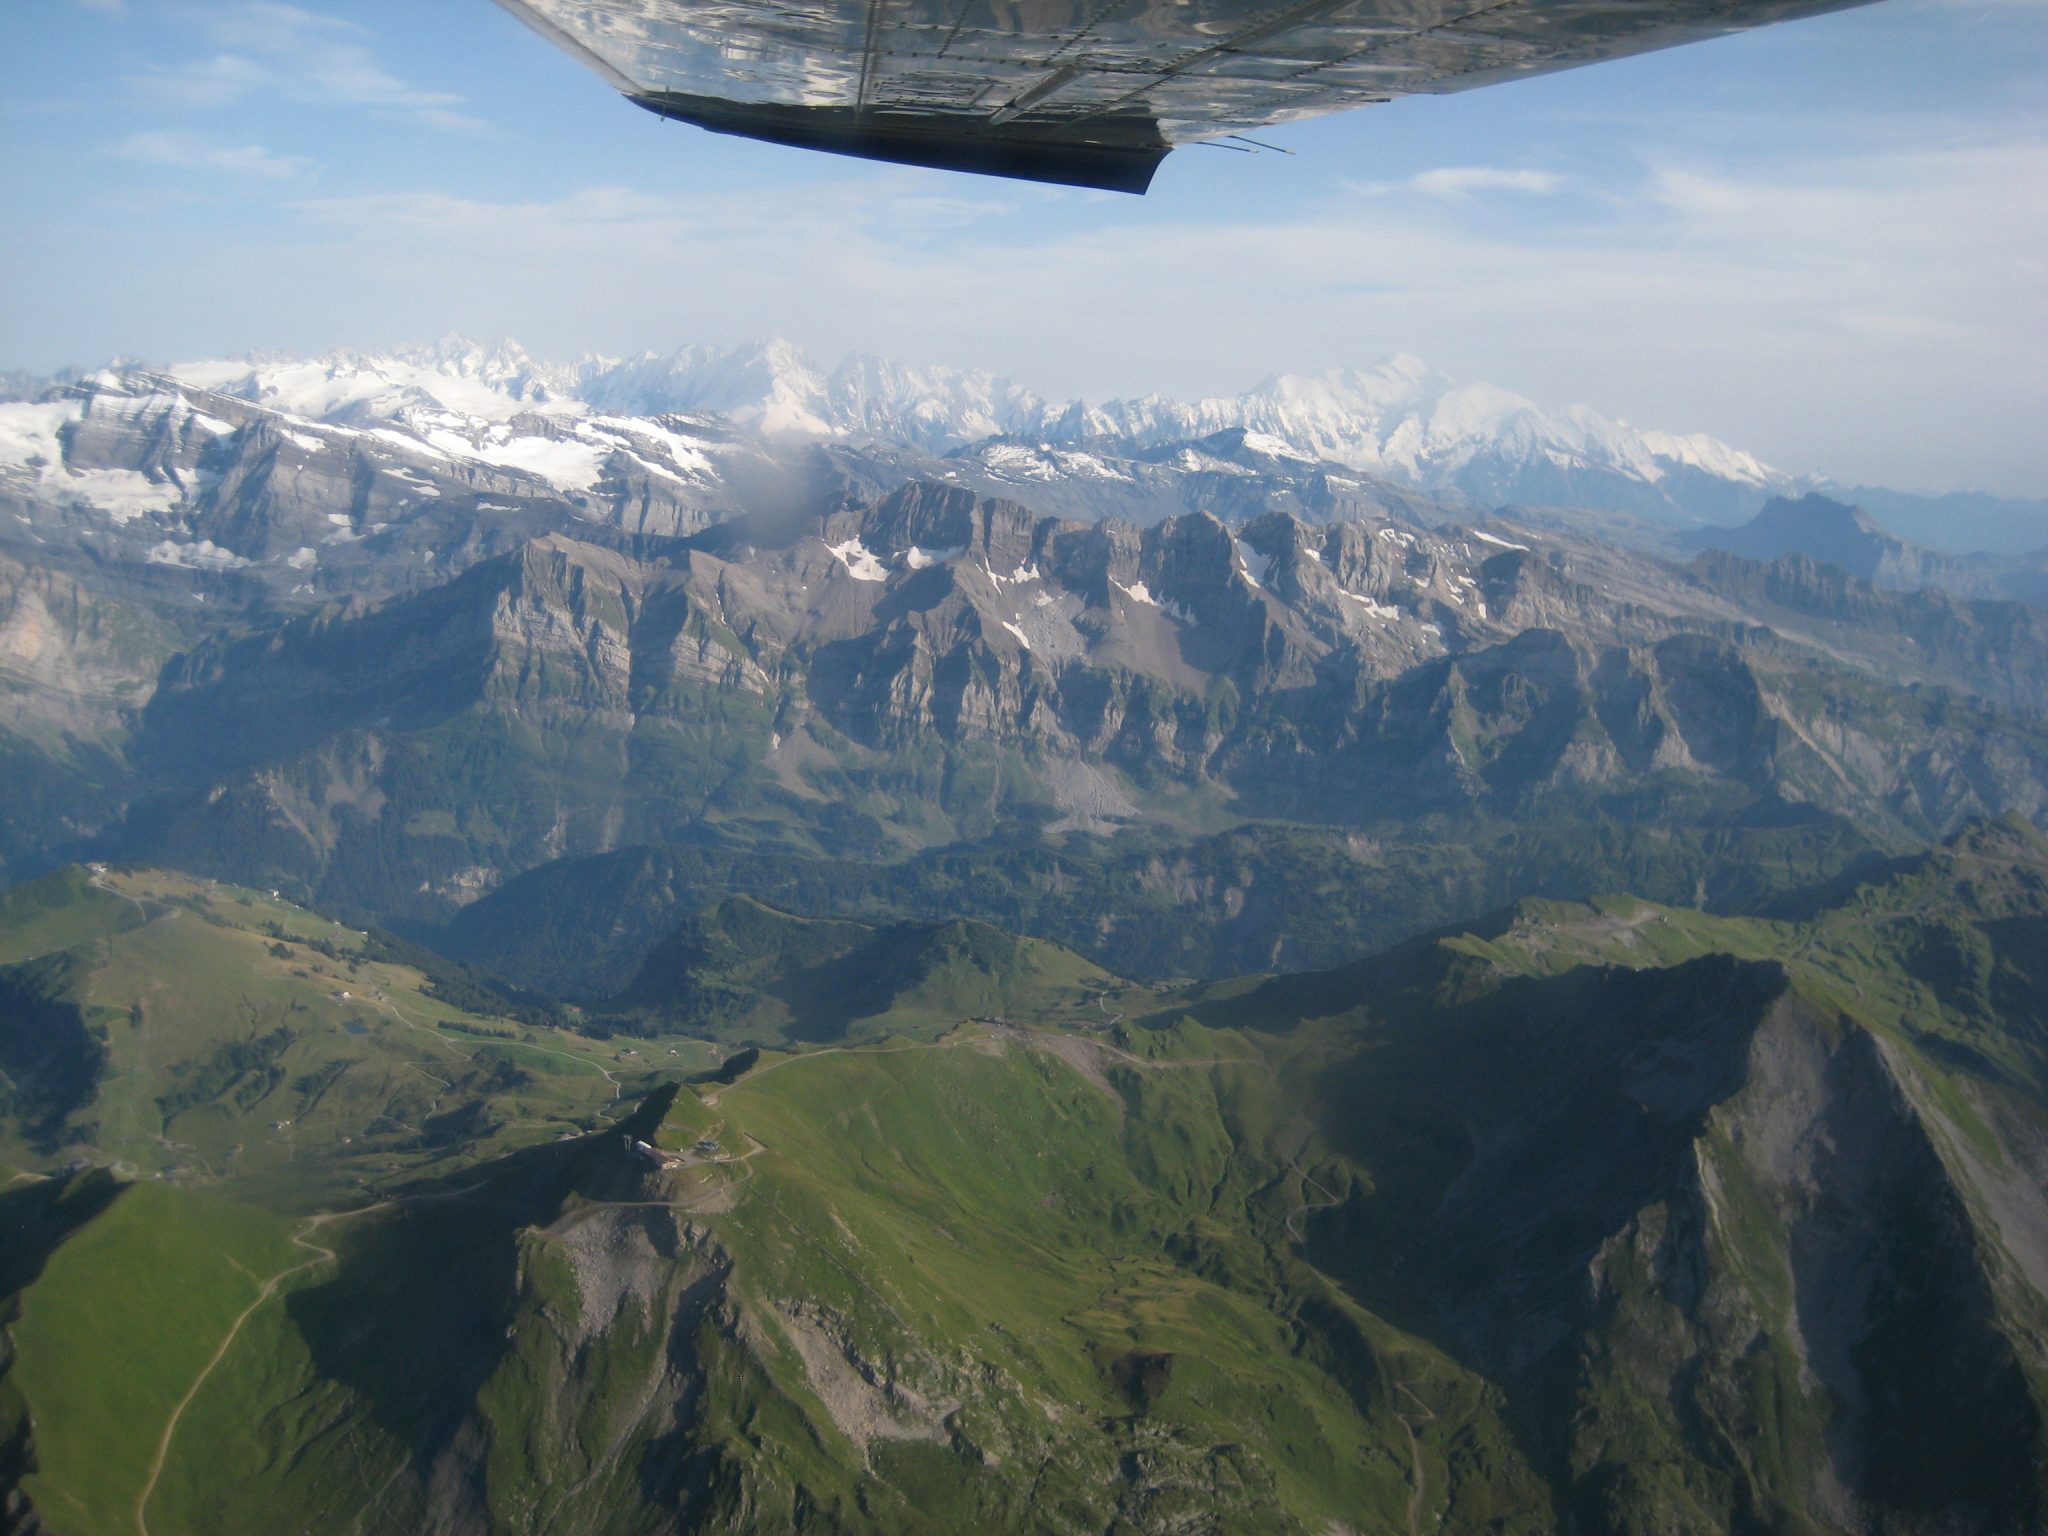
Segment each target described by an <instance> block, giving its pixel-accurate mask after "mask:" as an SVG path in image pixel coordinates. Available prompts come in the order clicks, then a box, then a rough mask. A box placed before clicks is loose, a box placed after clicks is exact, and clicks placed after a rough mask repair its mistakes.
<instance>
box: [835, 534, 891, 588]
mask: <svg viewBox="0 0 2048 1536" xmlns="http://www.w3.org/2000/svg"><path fill="white" fill-rule="evenodd" d="M827 547H828V548H829V549H830V550H831V552H832V558H833V559H835V560H837V561H838V562H839V563H840V564H841V565H843V566H845V567H846V574H847V575H849V576H851V577H852V578H853V579H854V580H855V581H887V580H888V579H889V572H888V571H887V570H886V569H885V568H884V567H883V565H882V562H881V561H879V560H877V559H876V558H875V556H874V553H873V552H872V551H871V550H870V549H869V548H868V547H867V545H865V544H863V543H861V541H860V540H859V539H858V538H853V539H848V540H847V541H846V542H845V543H844V544H832V545H828V546H827Z"/></svg>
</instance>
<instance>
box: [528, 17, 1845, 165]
mask: <svg viewBox="0 0 2048 1536" xmlns="http://www.w3.org/2000/svg"><path fill="white" fill-rule="evenodd" d="M498 3H499V4H500V5H501V6H503V7H504V8H505V9H507V10H509V11H511V12H513V13H514V14H515V15H518V16H520V17H521V18H522V19H524V20H525V21H527V22H528V23H529V24H531V25H532V26H534V27H535V28H536V29H537V30H538V31H540V32H541V33H543V34H544V35H546V36H547V37H549V38H550V39H551V40H552V41H554V42H556V43H558V44H560V45H561V46H562V47H564V48H566V49H568V50H569V51H570V52H572V53H574V54H576V55H577V56H578V57H580V58H582V59H583V60H584V62H586V63H588V64H590V65H591V66H592V67H593V68H595V69H597V70H598V71H599V72H600V73H602V74H603V75H604V76H605V77H606V78H607V79H609V80H610V81H611V82H612V83H613V84H614V85H616V86H617V87H618V88H619V89H620V90H622V91H624V92H625V93H626V94H627V95H628V96H629V97H630V98H631V99H633V100H634V101H636V102H638V103H639V104H640V105H642V106H645V107H647V108H649V109H650V110H652V111H655V112H659V113H661V114H663V115H664V116H669V117H675V118H680V119H683V120H684V121H688V122H693V123H697V124H700V125H701V126H704V127H709V128H714V129H717V130H719V131H721V132H729V133H743V134H750V135H753V136H755V137H761V138H768V139H773V140H777V141H779V142H784V143H794V144H804V145H807V146H809V147H812V148H820V149H833V150H838V151H841V152H844V153H851V154H862V155H870V156H874V157H877V158H882V159H891V160H902V161H909V162H912V163H916V164H930V165H945V166H951V167H954V168H957V169H963V170H979V171H987V172H992V173H994V174H998V175H1008V176H1023V177H1028V178H1034V179H1039V180H1050V181H1069V182H1078V183H1080V184H1083V185H1090V186H1109V187H1115V188H1118V189H1120V190H1127V191H1142V190H1144V187H1145V185H1146V184H1147V183H1148V182H1149V181H1150V178H1151V174H1152V171H1153V169H1154V168H1156V166H1157V165H1158V162H1159V161H1160V159H1162V158H1163V157H1164V155H1165V153H1166V151H1167V150H1168V149H1169V148H1170V147H1172V146H1173V145H1175V144H1181V143H1187V142H1190V141H1193V140H1197V139H1203V138H1211V137H1215V136H1217V135H1219V134H1226V133H1230V132H1234V131H1241V130H1244V129H1248V128H1257V127H1261V126H1265V125H1267V124H1271V123H1277V122H1284V121H1291V120H1294V119H1297V118H1302V117H1310V116H1315V115H1318V114H1321V113H1325V112H1335V111H1340V110H1343V109H1345V108H1347V107H1354V106H1363V105H1366V104H1369V103H1373V102H1382V101H1388V100H1392V99H1393V98H1395V97H1399V96H1407V95H1415V94H1441V93H1445V92H1450V91H1461V90H1470V89H1473V88H1475V87H1477V86H1481V85H1491V84H1496V83H1499V82H1501V81H1506V80H1514V79H1520V78H1523V77H1526V76H1528V75H1532V74H1538V73H1543V72H1545V71H1549V70H1556V69H1566V68H1571V67H1573V66H1575V65H1579V64H1588V63H1594V62H1597V61H1598V60H1601V59H1609V58H1618V57H1621V56H1624V55H1627V54H1632V53H1641V52H1645V51H1648V50H1650V49H1653V48H1663V47H1669V46H1671V45H1673V44H1677V43H1685V42H1692V41H1696V40H1698V39H1701V38H1706V37H1713V36H1718V35H1720V34H1722V33H1726V32H1736V31H1742V30H1744V29H1746V28H1749V27H1755V26H1762V25H1765V24H1767V23H1770V22H1774V21H1783V20H1788V19H1791V18H1793V17H1798V16H1807V15H1814V14H1817V13H1819V12H1823V11H1830V10H1839V9H1842V8H1844V7H1846V6H1849V5H1854V4H1862V3H1867V0H1295V3H1292V4H1289V3H1286V0H1282V3H1278V4H1275V3H1270V0H1268V3H1260V0H498Z"/></svg>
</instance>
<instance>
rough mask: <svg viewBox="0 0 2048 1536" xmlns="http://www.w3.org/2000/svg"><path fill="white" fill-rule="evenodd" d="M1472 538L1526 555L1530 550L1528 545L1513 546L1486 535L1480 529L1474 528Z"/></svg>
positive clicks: (1505, 541)
mask: <svg viewBox="0 0 2048 1536" xmlns="http://www.w3.org/2000/svg"><path fill="white" fill-rule="evenodd" d="M1472 537H1473V538H1475V539H1483V540H1484V541H1485V542H1486V543H1488V544H1493V545H1497V546H1499V547H1500V548H1502V549H1519V550H1521V551H1522V552H1523V553H1525V554H1526V553H1527V552H1528V549H1529V546H1528V545H1526V544H1511V543H1509V542H1508V541H1507V540H1506V539H1496V538H1495V537H1494V536H1493V535H1492V534H1490V533H1486V532H1484V531H1482V530H1481V529H1478V528H1474V529H1473V530H1472Z"/></svg>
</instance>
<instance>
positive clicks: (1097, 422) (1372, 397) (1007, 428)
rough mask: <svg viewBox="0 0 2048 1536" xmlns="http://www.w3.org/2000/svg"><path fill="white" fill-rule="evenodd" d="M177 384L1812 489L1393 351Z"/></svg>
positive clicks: (409, 413) (943, 443) (499, 408)
mask: <svg viewBox="0 0 2048 1536" xmlns="http://www.w3.org/2000/svg"><path fill="white" fill-rule="evenodd" d="M172 371H173V373H174V374H175V375H176V376H177V377H178V378H180V379H182V380H184V381H186V382H187V383H191V384H194V385H198V386H200V387H203V388H206V389H211V390H216V391H220V392H222V393H225V394H229V395H233V396H236V397H239V398H241V399H245V400H250V401H254V402H257V403H260V404H263V405H266V406H268V407H270V408H272V409H274V410H279V411H284V412H287V413H289V414H293V415H297V416H303V417H308V418H311V419H314V420H321V421H329V422H335V423H341V424H354V425H366V424H376V423H397V424H412V425H420V424H422V423H428V424H439V425H446V426H450V427H452V428H454V429H456V430H468V426H467V425H466V424H474V423H477V422H507V421H510V420H512V419H513V418H514V417H517V416H522V415H540V416H547V417H561V418H573V417H577V416H582V415H589V414H598V415H606V416H612V417H621V418H623V417H653V416H667V415H689V416H700V417H701V416H717V417H723V418H725V419H726V420H727V421H729V422H730V423H731V424H732V425H734V426H736V427H738V428H740V429H742V430H744V431H746V432H750V433H753V434H756V435H758V436H760V437H764V438H771V439H787V438H797V439H832V438H851V439H877V440H882V441H886V442H893V443H897V444H901V445H904V446H907V447H910V448H913V449H916V450H918V451H920V452H925V453H951V452H954V451H956V450H960V449H963V448H967V447H971V446H973V445H976V444H982V443H986V442H988V441H989V440H990V439H993V438H1007V439H1014V440H1016V441H1017V442H1018V443H1020V444H1027V445H1037V446H1038V447H1040V448H1043V449H1048V450H1055V449H1056V450H1064V451H1074V450H1079V451H1085V452H1089V453H1095V454H1103V453H1106V454H1108V455H1110V456H1112V457H1117V456H1122V457H1129V456H1132V455H1137V454H1144V453H1148V452H1151V451H1154V450H1158V449H1162V448H1169V449H1170V448H1173V447H1174V446H1176V445H1180V444H1194V443H1201V442H1203V441H1205V440H1213V439H1216V438H1217V437H1218V434H1223V433H1235V434H1240V436H1239V437H1238V438H1236V439H1234V441H1235V442H1237V443H1239V444H1240V445H1241V446H1242V447H1243V448H1245V449H1249V450H1251V451H1253V452H1255V453H1257V454H1259V455H1262V456H1264V457H1266V458H1268V459H1284V458H1289V457H1293V458H1297V459H1309V460H1315V461H1319V462H1323V463H1329V464H1335V465H1339V466H1347V467H1349V468H1351V469H1355V470H1359V471H1362V472H1364V473H1367V474H1370V475H1377V476H1380V477H1382V478H1384V479H1387V480H1391V481H1394V482H1397V483H1399V484H1400V485H1402V486H1404V487H1407V488H1409V489H1412V490H1415V491H1419V492H1422V493H1424V494H1426V495H1429V496H1432V497H1436V498H1440V499H1445V500H1450V501H1462V502H1465V503H1469V504H1471V505H1474V506H1480V507H1491V506H1497V505H1501V504H1504V503H1524V504H1531V505H1534V504H1551V505H1566V506H1571V505H1578V506H1588V507H1597V508H1601V509H1607V510H1617V511H1627V512H1633V513H1638V514H1644V515H1648V516H1652V517H1657V518H1662V519H1664V520H1666V521H1672V522H1678V523H1681V524H1685V525H1692V524H1696V523H1699V522H1701V521H1728V520H1732V519H1735V518H1739V517H1744V516H1747V515H1749V514H1750V513H1752V512H1754V511H1755V510H1756V509H1757V507H1758V506H1760V505H1761V504H1762V503H1763V501H1764V500H1765V499H1766V498H1767V497H1768V496H1770V495H1772V494H1787V493H1791V494H1796V493H1798V492H1800V491H1803V490H1805V489H1807V488H1808V484H1807V483H1805V482H1798V481H1795V480H1794V479H1793V478H1792V477H1790V476H1787V475H1784V474H1781V473H1779V472H1778V471H1776V470H1773V469H1771V468H1770V467H1769V466H1768V465H1766V464H1763V463H1761V462H1760V461H1759V460H1757V459H1756V458H1755V457H1754V456H1753V455H1751V454H1748V453H1745V452H1743V451H1742V450H1740V449H1737V448H1734V447H1731V446H1729V445H1728V444H1726V443H1722V442H1719V441H1717V440H1715V439H1713V438H1710V437H1707V436H1704V435H1701V434H1697V433H1694V434H1683V433H1672V432H1658V431H1640V430H1638V429H1636V428H1634V427H1631V426H1630V425H1629V424H1628V423H1626V422H1624V421H1620V420H1617V419H1614V418H1610V417H1606V416H1603V415H1601V414H1599V413H1598V412H1596V411H1594V410H1592V409H1590V408H1588V407H1585V406H1572V407H1568V408H1565V409H1562V410H1553V409H1547V408H1545V407H1543V406H1540V405H1538V404H1537V403H1536V402H1534V401H1532V400H1529V399H1527V398H1526V397H1524V396H1522V395H1518V394H1516V393H1514V392H1513V391H1511V390H1506V389H1501V388H1499V387H1497V386H1495V385H1491V384H1485V383H1478V384H1465V383H1459V382H1457V381H1455V380H1452V379H1450V378H1448V377H1446V376H1445V375H1443V374H1441V373H1438V372H1437V371H1435V370H1434V369H1432V368H1431V367H1429V365H1428V364H1427V363H1425V362H1424V361H1423V360H1422V359H1421V358H1418V357H1416V356H1414V355H1412V354H1408V353H1399V354H1395V355H1393V356H1391V357H1388V358H1385V359H1383V360H1381V361H1380V362H1377V363H1374V364H1372V365H1370V366H1367V367H1363V368H1332V369H1328V370H1325V371H1323V372H1320V373H1280V374H1274V375H1271V376H1269V377H1268V378H1266V379H1265V380H1264V381H1262V382H1261V383H1260V384H1259V385H1258V386H1257V387H1255V388H1253V389H1250V390H1247V391H1245V392H1244V393H1242V394H1239V395H1234V396H1211V397H1207V398H1203V399H1198V400H1176V399H1172V398H1168V397H1166V396H1162V395H1157V394H1152V395H1145V396H1140V397H1136V398H1130V399H1122V400H1108V401H1102V402H1093V403H1091V402H1088V401H1084V400H1071V401H1053V400H1047V399H1045V398H1044V397H1042V396H1040V395H1037V394H1035V393H1033V392H1032V391H1030V390H1028V389H1026V388H1023V387H1022V386H1020V385H1017V384H1015V383H1013V382H1011V381H1010V380H1008V379H1005V378H1001V377H998V376H996V375H993V374H989V373H985V372H978V371H962V370H957V369H952V368H944V367H932V366H920V365H912V364H906V363H902V362H897V361H892V360H889V359H885V358H880V357H874V356H870V355H866V354H855V355H853V356H850V357H847V358H846V359H844V360H843V361H841V362H840V363H838V364H837V365H836V366H835V367H832V368H830V369H827V368H825V367H823V366H821V365H820V364H819V363H818V362H817V361H815V360H814V359H813V358H811V357H810V356H808V355H807V354H805V353H804V352H803V351H802V350H801V349H799V348H798V347H796V346H794V345H792V344H791V343H789V342H787V341H781V340H772V341H764V342H754V343H749V344H747V345H744V346H738V347H730V348H721V347H713V346H684V347H679V348H677V349H676V350H674V351H672V352H668V353H657V352H646V353H642V354H641V355H639V356H637V357H631V358H625V359H608V358H601V357H594V356H593V357H586V358H584V359H583V360H581V361H579V362H577V363H574V364H569V365H556V364H550V363H545V362H541V361H537V360H536V359H534V358H533V357H531V356H530V355H529V354H528V353H527V352H526V351H525V350H524V349H523V348H521V347H520V346H518V345H517V344H516V343H514V342H510V341H500V342H497V343H495V344H483V343H479V342H475V341H472V340H470V339H469V338H467V337H463V336H447V337H444V338H442V339H441V340H440V341H438V342H435V343H433V344H431V345H428V346H418V347H406V348H400V349H398V350H397V351H394V352H390V353H384V354H375V353H358V352H337V353H334V354H331V355H330V356H327V357H324V358H318V359H311V360H306V359H290V358H247V359H240V360H236V361H232V362H200V363H187V364H181V365H179V366H178V367H177V368H175V369H173V370H172Z"/></svg>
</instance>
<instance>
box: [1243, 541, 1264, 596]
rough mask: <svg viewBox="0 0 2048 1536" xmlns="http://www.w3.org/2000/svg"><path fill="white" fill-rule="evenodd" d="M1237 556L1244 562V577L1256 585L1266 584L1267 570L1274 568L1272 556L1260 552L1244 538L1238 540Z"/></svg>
mask: <svg viewBox="0 0 2048 1536" xmlns="http://www.w3.org/2000/svg"><path fill="white" fill-rule="evenodd" d="M1237 558H1238V559H1239V560H1241V561H1243V562H1244V571H1243V575H1244V579H1245V580H1246V581H1248V582H1250V583H1251V584H1252V585H1253V586H1255V587H1263V586H1264V585H1265V584H1266V572H1267V571H1269V570H1270V569H1272V566H1273V559H1272V557H1271V556H1270V555H1262V554H1260V553H1259V552H1258V551H1257V550H1256V549H1253V548H1252V547H1251V545H1249V544H1247V543H1245V541H1244V540H1243V539H1239V540H1238V541H1237Z"/></svg>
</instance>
